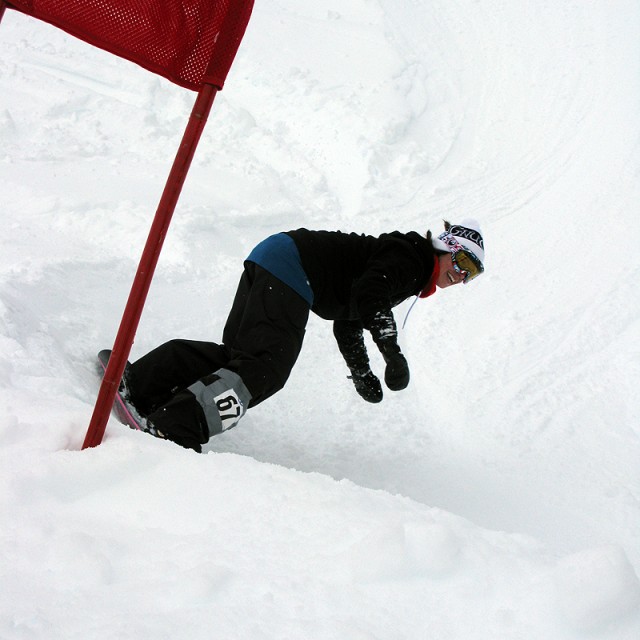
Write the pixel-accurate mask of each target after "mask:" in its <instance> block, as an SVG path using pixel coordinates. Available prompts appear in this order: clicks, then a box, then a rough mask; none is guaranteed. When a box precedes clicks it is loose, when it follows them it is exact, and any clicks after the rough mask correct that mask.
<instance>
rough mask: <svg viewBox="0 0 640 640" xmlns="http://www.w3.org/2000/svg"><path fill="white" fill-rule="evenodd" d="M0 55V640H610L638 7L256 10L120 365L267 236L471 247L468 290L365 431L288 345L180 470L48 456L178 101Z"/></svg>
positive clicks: (33, 42)
mask: <svg viewBox="0 0 640 640" xmlns="http://www.w3.org/2000/svg"><path fill="white" fill-rule="evenodd" d="M305 5H308V6H305ZM0 29H1V33H2V39H1V41H0V141H1V144H0V167H1V170H0V185H1V189H0V215H1V216H2V221H3V225H2V234H0V245H1V252H0V256H1V257H0V327H1V330H0V353H1V358H0V403H1V406H2V407H3V412H2V416H1V417H0V456H1V458H0V535H1V544H0V558H1V560H0V585H1V586H0V590H1V591H0V593H1V595H0V638H2V639H3V640H4V639H5V638H6V639H11V640H14V639H16V640H23V639H24V640H27V639H33V638H38V639H40V638H42V639H44V638H46V639H47V640H51V639H65V640H70V639H74V638H83V639H87V638H90V639H92V640H93V639H96V640H102V639H105V640H106V639H112V638H119V639H127V638H132V639H133V638H135V639H136V640H138V639H140V638H153V639H154V640H161V639H163V638H172V639H176V638H184V639H187V638H188V639H189V640H195V639H199V638H203V639H204V638H207V639H208V638H212V637H216V638H238V639H240V638H242V639H244V638H251V639H255V640H258V639H278V640H281V639H285V638H291V639H294V638H295V639H297V638H306V639H309V640H331V639H336V640H338V639H339V640H399V639H406V640H409V639H411V640H414V639H416V638H434V639H438V640H440V639H443V640H444V639H446V640H484V639H486V640H496V639H500V640H509V639H513V640H540V639H545V640H551V639H553V640H576V639H577V640H586V639H588V640H594V639H596V640H601V639H606V640H632V639H633V640H636V639H637V638H639V637H640V581H639V579H638V575H639V574H640V464H638V461H639V460H640V403H639V402H638V388H639V383H640V364H639V363H640V340H639V338H640V331H639V329H640V320H639V317H640V313H639V312H640V298H639V296H638V288H637V282H638V278H639V276H640V257H639V256H640V254H639V253H638V251H637V246H636V245H637V241H638V239H639V238H640V233H639V232H640V216H639V215H638V214H639V213H640V208H639V205H638V203H639V202H640V179H639V178H640V122H639V121H638V113H639V108H640V84H638V78H639V77H640V40H639V39H638V37H637V34H638V32H639V31H640V6H639V5H638V3H637V2H636V1H634V0H589V1H588V2H576V1H572V0H538V1H537V2H526V1H525V0H510V1H507V0H483V1H482V2H477V1H474V0H458V1H457V2H444V1H435V2H429V3H423V2H417V1H415V0H341V1H340V2H337V1H334V0H316V1H315V2H313V3H300V2H295V1H294V0H278V1H277V2H267V3H257V4H256V6H255V9H254V13H253V17H252V19H251V22H250V24H249V28H248V31H247V34H246V36H245V39H244V41H243V43H242V45H241V48H240V51H239V54H238V57H237V58H236V61H235V63H234V66H233V67H232V69H231V72H230V74H229V76H228V78H227V84H226V86H225V89H224V91H223V92H221V93H220V94H219V95H218V96H217V97H216V102H215V104H214V108H213V111H212V114H211V117H210V121H209V123H208V125H207V128H206V130H205V134H204V136H203V139H202V141H201V143H200V146H199V148H198V151H197V154H196V158H195V161H194V164H193V167H192V169H191V172H190V174H189V177H188V180H187V183H186V185H185V189H184V191H183V193H182V196H181V199H180V202H179V205H178V208H177V211H176V214H175V216H174V220H173V223H172V226H171V229H170V232H169V235H168V237H167V240H166V243H165V247H164V249H163V253H162V256H161V259H160V263H159V265H158V269H157V272H156V276H155V280H154V284H153V285H152V288H151V292H150V295H149V299H148V302H147V305H146V308H145V312H144V314H143V317H142V321H141V324H140V327H139V330H138V333H137V337H136V342H135V344H134V346H133V350H132V359H135V358H137V357H139V356H140V355H142V354H144V353H145V352H146V351H147V350H149V349H150V348H152V347H154V346H156V345H157V344H159V343H161V342H164V341H165V340H167V339H170V338H174V337H186V338H195V339H205V340H217V339H219V337H220V334H221V330H222V326H223V323H224V320H225V318H226V312H227V310H228V308H229V305H230V302H231V299H232V297H233V293H234V291H235V287H236V284H237V279H238V277H239V275H240V269H241V263H242V259H243V258H244V257H245V256H246V255H247V253H248V252H249V250H250V249H251V248H252V247H253V246H254V245H255V244H256V243H257V242H258V241H259V240H261V239H262V238H264V237H265V236H267V235H269V234H271V233H273V232H277V231H280V230H285V229H291V228H297V227H299V226H306V227H309V228H327V229H342V230H349V231H350V230H354V231H359V232H367V233H374V234H377V233H381V232H384V231H390V230H393V229H399V230H402V231H408V230H410V229H415V230H418V231H426V229H427V228H431V229H432V230H439V229H440V228H441V220H442V219H443V218H445V217H446V218H447V219H451V220H452V221H455V220H456V219H460V218H462V217H467V216H469V217H474V218H477V219H479V220H480V221H481V223H482V225H483V231H484V234H485V242H486V249H487V252H486V256H487V262H486V265H487V271H486V273H485V274H484V275H483V276H482V277H481V278H479V279H478V280H477V281H474V282H473V283H472V284H470V285H469V286H465V287H463V286H460V287H456V288H454V289H450V290H446V291H441V292H439V293H437V294H436V295H435V297H432V298H429V299H427V300H421V301H419V303H418V304H417V305H416V306H415V307H414V309H413V311H412V312H411V315H410V317H409V319H408V321H407V325H406V328H405V330H404V331H402V332H401V343H402V346H403V350H404V352H405V353H406V354H407V358H408V360H409V362H410V365H411V371H412V381H411V384H410V386H409V388H408V389H407V390H406V391H403V392H398V393H392V392H389V391H387V392H386V393H385V400H384V401H383V402H382V403H381V404H379V405H368V404H366V403H364V402H362V401H361V400H360V399H359V398H358V397H357V395H356V394H355V391H354V390H353V388H352V387H351V384H350V382H349V381H348V380H346V375H347V371H346V369H345V367H344V365H343V363H342V361H341V358H340V355H339V353H338V350H337V347H336V346H335V345H334V343H333V338H332V335H331V327H330V325H329V323H326V322H324V321H322V320H320V319H319V318H312V319H311V321H310V323H309V327H308V331H307V337H306V343H305V348H304V349H303V353H302V355H301V356H300V359H299V361H298V365H297V367H296V369H295V370H294V372H293V374H292V376H291V379H290V381H289V383H288V385H287V387H286V388H285V389H284V390H283V391H282V392H281V393H280V394H278V395H277V396H276V397H274V398H273V399H271V400H270V401H268V402H266V403H264V404H263V405H260V406H259V407H256V408H255V409H253V410H252V411H250V412H249V413H248V414H247V416H246V417H245V418H244V419H243V420H242V422H241V423H240V425H239V426H238V427H237V428H236V429H233V430H231V431H229V432H228V433H226V434H224V435H222V436H219V437H217V438H215V439H214V440H212V441H211V442H210V444H209V445H208V446H207V447H206V448H205V453H204V454H203V455H200V456H199V455H197V454H195V453H193V452H190V451H187V450H183V449H180V448H179V447H175V446H173V445H171V444H170V443H166V442H163V441H160V440H156V439H154V438H150V437H149V436H147V435H146V434H142V433H137V432H134V431H131V430H129V429H126V428H124V427H122V425H120V424H118V423H117V422H116V421H115V420H114V419H111V420H110V421H109V424H108V427H107V432H106V436H105V439H104V441H103V443H102V444H101V445H100V446H99V447H96V448H95V449H90V450H85V451H81V450H80V448H81V445H82V442H83V440H84V436H85V433H86V428H87V426H88V421H89V418H90V415H91V411H92V408H93V404H94V402H95V397H96V394H97V389H98V384H99V381H98V379H97V376H96V373H95V356H96V354H97V352H98V350H99V349H101V348H105V347H107V348H108V347H110V346H111V345H112V344H113V339H114V337H115V333H116V331H117V327H118V324H119V320H120V317H121V314H122V310H123V308H124V303H125V300H126V297H127V295H128V292H129V287H130V285H131V282H132V279H133V275H134V272H135V269H136V265H137V261H138V258H139V256H140V253H141V251H142V246H143V244H144V240H145V239H146V235H147V232H148V229H149V226H150V223H151V219H152V216H153V213H154V211H155V207H156V204H157V201H158V199H159V197H160V193H161V190H162V187H163V185H164V181H165V179H166V176H167V174H168V171H169V167H170V165H171V162H172V160H173V157H174V154H175V151H176V149H177V146H178V143H179V140H180V137H181V135H182V132H183V128H184V124H185V122H186V119H187V117H188V114H189V112H190V109H191V105H192V104H193V100H194V97H195V95H194V94H193V93H192V92H189V91H187V90H184V89H181V88H179V87H176V86H173V85H171V84H170V83H168V82H167V81H165V80H163V79H161V78H158V77H155V76H153V75H151V74H149V73H148V72H145V71H143V70H142V69H140V68H138V67H136V66H135V65H133V64H131V63H128V62H125V61H122V60H119V59H117V58H115V57H113V56H109V55H108V54H106V53H104V52H101V51H99V50H97V49H94V48H92V47H89V46H88V45H85V44H84V43H82V42H80V41H77V40H74V39H72V38H70V37H69V36H67V35H66V34H64V33H63V32H61V31H59V30H56V29H54V28H52V27H50V26H48V25H46V24H43V23H38V22H37V21H35V20H31V19H28V18H26V17H24V16H22V15H20V14H17V13H15V12H13V11H11V10H9V11H7V12H6V13H5V16H4V19H3V21H2V25H1V26H0ZM408 307H409V302H407V303H404V304H403V305H402V306H401V307H399V308H398V310H397V313H396V317H397V319H398V320H399V323H401V322H402V320H403V319H404V316H405V314H406V312H407V310H408ZM372 360H373V364H374V367H375V368H376V370H377V371H378V372H380V371H381V360H380V358H379V356H378V355H377V354H376V353H375V352H374V351H373V350H372Z"/></svg>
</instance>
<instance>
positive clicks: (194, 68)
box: [0, 0, 253, 449]
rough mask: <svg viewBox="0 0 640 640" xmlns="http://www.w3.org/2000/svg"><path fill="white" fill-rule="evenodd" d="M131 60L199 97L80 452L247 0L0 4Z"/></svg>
mask: <svg viewBox="0 0 640 640" xmlns="http://www.w3.org/2000/svg"><path fill="white" fill-rule="evenodd" d="M5 5H6V6H7V7H9V8H13V9H17V10H18V11H21V12H23V13H26V14H28V15H31V16H33V17H35V18H39V19H41V20H44V21H46V22H49V23H51V24H53V25H55V26H57V27H60V28H61V29H64V30H65V31H67V32H68V33H70V34H72V35H74V36H77V37H78V38H80V39H81V40H84V41H85V42H88V43H89V44H92V45H95V46H97V47H100V48H102V49H105V50H106V51H110V52H111V53H114V54H116V55H118V56H120V57H123V58H126V59H128V60H131V61H132V62H135V63H137V64H139V65H141V66H142V67H144V68H145V69H148V70H150V71H153V72H154V73H158V74H160V75H162V76H164V77H165V78H167V79H169V80H171V81H172V82H175V83H176V84H179V85H181V86H183V87H186V88H188V89H194V90H198V97H197V99H196V102H195V105H194V107H193V110H192V112H191V117H190V118H189V122H188V123H187V127H186V129H185V132H184V135H183V137H182V141H181V143H180V146H179V148H178V152H177V154H176V157H175V159H174V161H173V165H172V167H171V171H170V173H169V177H168V179H167V182H166V184H165V187H164V191H163V192H162V196H161V198H160V202H159V204H158V208H157V210H156V215H155V217H154V219H153V223H152V225H151V230H150V231H149V236H148V238H147V242H146V244H145V247H144V250H143V252H142V257H141V258H140V262H139V264H138V270H137V272H136V275H135V278H134V281H133V285H132V286H131V292H130V293H129V298H128V300H127V304H126V307H125V310H124V313H123V316H122V320H121V322H120V327H119V329H118V333H117V335H116V338H115V342H114V345H113V350H112V354H111V359H110V360H109V364H108V365H107V369H106V371H105V373H104V377H103V379H102V384H101V385H100V391H99V392H98V398H97V400H96V404H95V407H94V409H93V415H92V416H91V422H90V423H89V428H88V430H87V435H86V436H85V440H84V443H83V445H82V448H83V449H86V448H87V447H95V446H97V445H99V444H100V443H101V442H102V438H103V436H104V432H105V428H106V425H107V420H108V419H109V413H110V411H111V407H112V406H113V401H114V399H115V396H116V392H117V390H118V385H119V383H120V379H121V378H122V374H123V372H124V368H125V365H126V362H127V358H128V357H129V352H130V351H131V346H132V344H133V340H134V337H135V332H136V329H137V327H138V323H139V321H140V316H141V315H142V309H143V307H144V303H145V300H146V297H147V294H148V292H149V288H150V286H151V280H152V278H153V273H154V271H155V267H156V264H157V262H158V258H159V256H160V251H161V249H162V244H163V242H164V238H165V236H166V234H167V230H168V228H169V223H170V222H171V217H172V215H173V212H174V210H175V206H176V204H177V202H178V197H179V196H180V192H181V190H182V186H183V184H184V180H185V178H186V175H187V172H188V170H189V167H190V165H191V160H192V159H193V156H194V154H195V150H196V146H197V145H198V141H199V140H200V136H201V134H202V131H203V129H204V126H205V124H206V121H207V117H208V115H209V111H210V110H211V105H212V104H213V100H214V97H215V95H216V92H217V91H218V90H219V89H222V86H223V85H224V81H225V79H226V76H227V73H228V72H229V69H230V67H231V64H232V62H233V59H234V58H235V55H236V53H237V50H238V47H239V46H240V41H241V40H242V37H243V35H244V32H245V29H246V26H247V23H248V22H249V17H250V16H251V10H252V9H253V0H0V19H1V18H2V14H3V13H4V8H5Z"/></svg>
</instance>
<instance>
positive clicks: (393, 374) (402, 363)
mask: <svg viewBox="0 0 640 640" xmlns="http://www.w3.org/2000/svg"><path fill="white" fill-rule="evenodd" d="M395 346H397V345H395ZM382 355H383V357H384V360H385V362H386V363H387V366H386V368H385V370H384V382H385V384H386V385H387V387H389V389H391V391H400V390H401V389H406V388H407V385H408V384H409V377H410V376H409V363H408V362H407V359H406V358H405V357H404V356H403V355H402V354H401V353H400V351H398V352H397V353H392V354H391V355H388V356H387V355H385V354H384V352H383V354H382Z"/></svg>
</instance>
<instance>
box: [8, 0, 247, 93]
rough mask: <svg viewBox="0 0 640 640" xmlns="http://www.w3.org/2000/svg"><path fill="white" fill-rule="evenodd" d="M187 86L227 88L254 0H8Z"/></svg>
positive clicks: (101, 46) (84, 38)
mask: <svg viewBox="0 0 640 640" xmlns="http://www.w3.org/2000/svg"><path fill="white" fill-rule="evenodd" d="M6 4H7V5H8V6H9V7H11V8H14V9H17V10H18V11H21V12H23V13H26V14H28V15H31V16H33V17H34V18H39V19H40V20H44V21H45V22H50V23H51V24H53V25H55V26H56V27H60V28H61V29H64V31H67V32H68V33H70V34H71V35H74V36H76V37H78V38H80V39H81V40H84V41H85V42H88V43H90V44H92V45H95V46H96V47H100V48H101V49H105V50H106V51H109V52H111V53H114V54H116V55H117V56H120V57H122V58H126V59H127V60H131V61H133V62H135V63H137V64H139V65H141V66H142V67H144V68H145V69H148V70H149V71H153V72H154V73H157V74H159V75H162V76H164V77H165V78H168V79H169V80H171V82H175V83H176V84H179V85H181V86H183V87H187V88H188V89H199V88H200V87H201V86H202V85H203V84H212V85H215V86H216V87H218V88H219V89H222V86H223V85H224V80H225V78H226V76H227V73H228V71H229V68H230V67H231V63H232V62H233V59H234V57H235V54H236V51H237V49H238V46H239V45H240V41H241V40H242V36H243V34H244V31H245V28H246V25H247V22H248V21H249V16H250V15H251V10H252V8H253V0H249V1H246V0H6Z"/></svg>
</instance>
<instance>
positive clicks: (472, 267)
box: [450, 242, 484, 284]
mask: <svg viewBox="0 0 640 640" xmlns="http://www.w3.org/2000/svg"><path fill="white" fill-rule="evenodd" d="M450 251H451V262H452V263H453V268H454V269H455V270H456V271H457V272H458V273H459V274H460V275H461V276H462V282H463V283H464V284H467V282H471V280H473V279H474V278H477V277H478V276H479V275H480V274H481V273H482V272H483V271H484V266H483V265H482V262H480V260H478V258H477V256H476V255H475V254H474V253H473V252H472V251H469V249H467V247H465V246H464V245H462V244H460V243H459V242H456V243H455V244H454V245H453V246H451V248H450Z"/></svg>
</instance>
